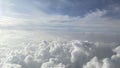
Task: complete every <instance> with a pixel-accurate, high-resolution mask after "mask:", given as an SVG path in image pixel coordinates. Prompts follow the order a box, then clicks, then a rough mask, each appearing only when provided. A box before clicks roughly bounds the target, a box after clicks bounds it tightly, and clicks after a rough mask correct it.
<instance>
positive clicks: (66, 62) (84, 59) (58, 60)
mask: <svg viewBox="0 0 120 68" xmlns="http://www.w3.org/2000/svg"><path fill="white" fill-rule="evenodd" d="M101 44H102V45H101ZM104 47H106V48H108V49H110V50H113V51H114V52H115V53H116V54H114V53H113V54H111V56H110V57H108V56H104V55H107V54H108V53H109V52H102V50H103V51H104V50H105V49H104ZM8 48H9V47H6V48H4V50H3V49H0V51H1V52H2V53H4V54H3V55H0V59H1V60H0V63H1V65H0V66H1V68H11V67H15V68H50V67H51V68H56V67H57V68H119V63H120V60H119V58H120V56H119V46H113V45H111V43H106V44H105V43H100V44H98V43H92V42H87V41H84V42H82V41H79V40H73V41H62V40H59V41H45V40H44V41H39V42H33V43H30V44H28V45H21V46H17V47H12V48H9V50H6V49H8ZM99 48H100V49H101V51H99V50H97V49H99ZM5 50H6V51H5ZM95 53H98V54H101V53H102V54H101V56H102V58H101V56H99V55H96V54H95ZM3 56H4V57H3ZM95 56H96V57H95ZM5 60H6V61H5ZM4 66H7V67H4Z"/></svg>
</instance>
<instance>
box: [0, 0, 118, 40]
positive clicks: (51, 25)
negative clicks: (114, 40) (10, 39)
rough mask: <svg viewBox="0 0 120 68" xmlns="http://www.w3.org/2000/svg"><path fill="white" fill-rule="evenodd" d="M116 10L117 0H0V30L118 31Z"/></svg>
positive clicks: (78, 32)
mask: <svg viewBox="0 0 120 68" xmlns="http://www.w3.org/2000/svg"><path fill="white" fill-rule="evenodd" d="M119 11H120V0H0V30H1V31H3V30H7V31H11V30H16V31H38V32H45V33H46V34H51V35H60V36H61V35H62V36H66V37H67V36H73V37H75V36H74V35H76V37H78V35H80V34H81V33H83V34H91V33H94V34H101V33H102V34H106V33H107V34H120V30H119V29H120V27H119V26H120V12H119ZM73 37H72V38H73Z"/></svg>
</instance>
